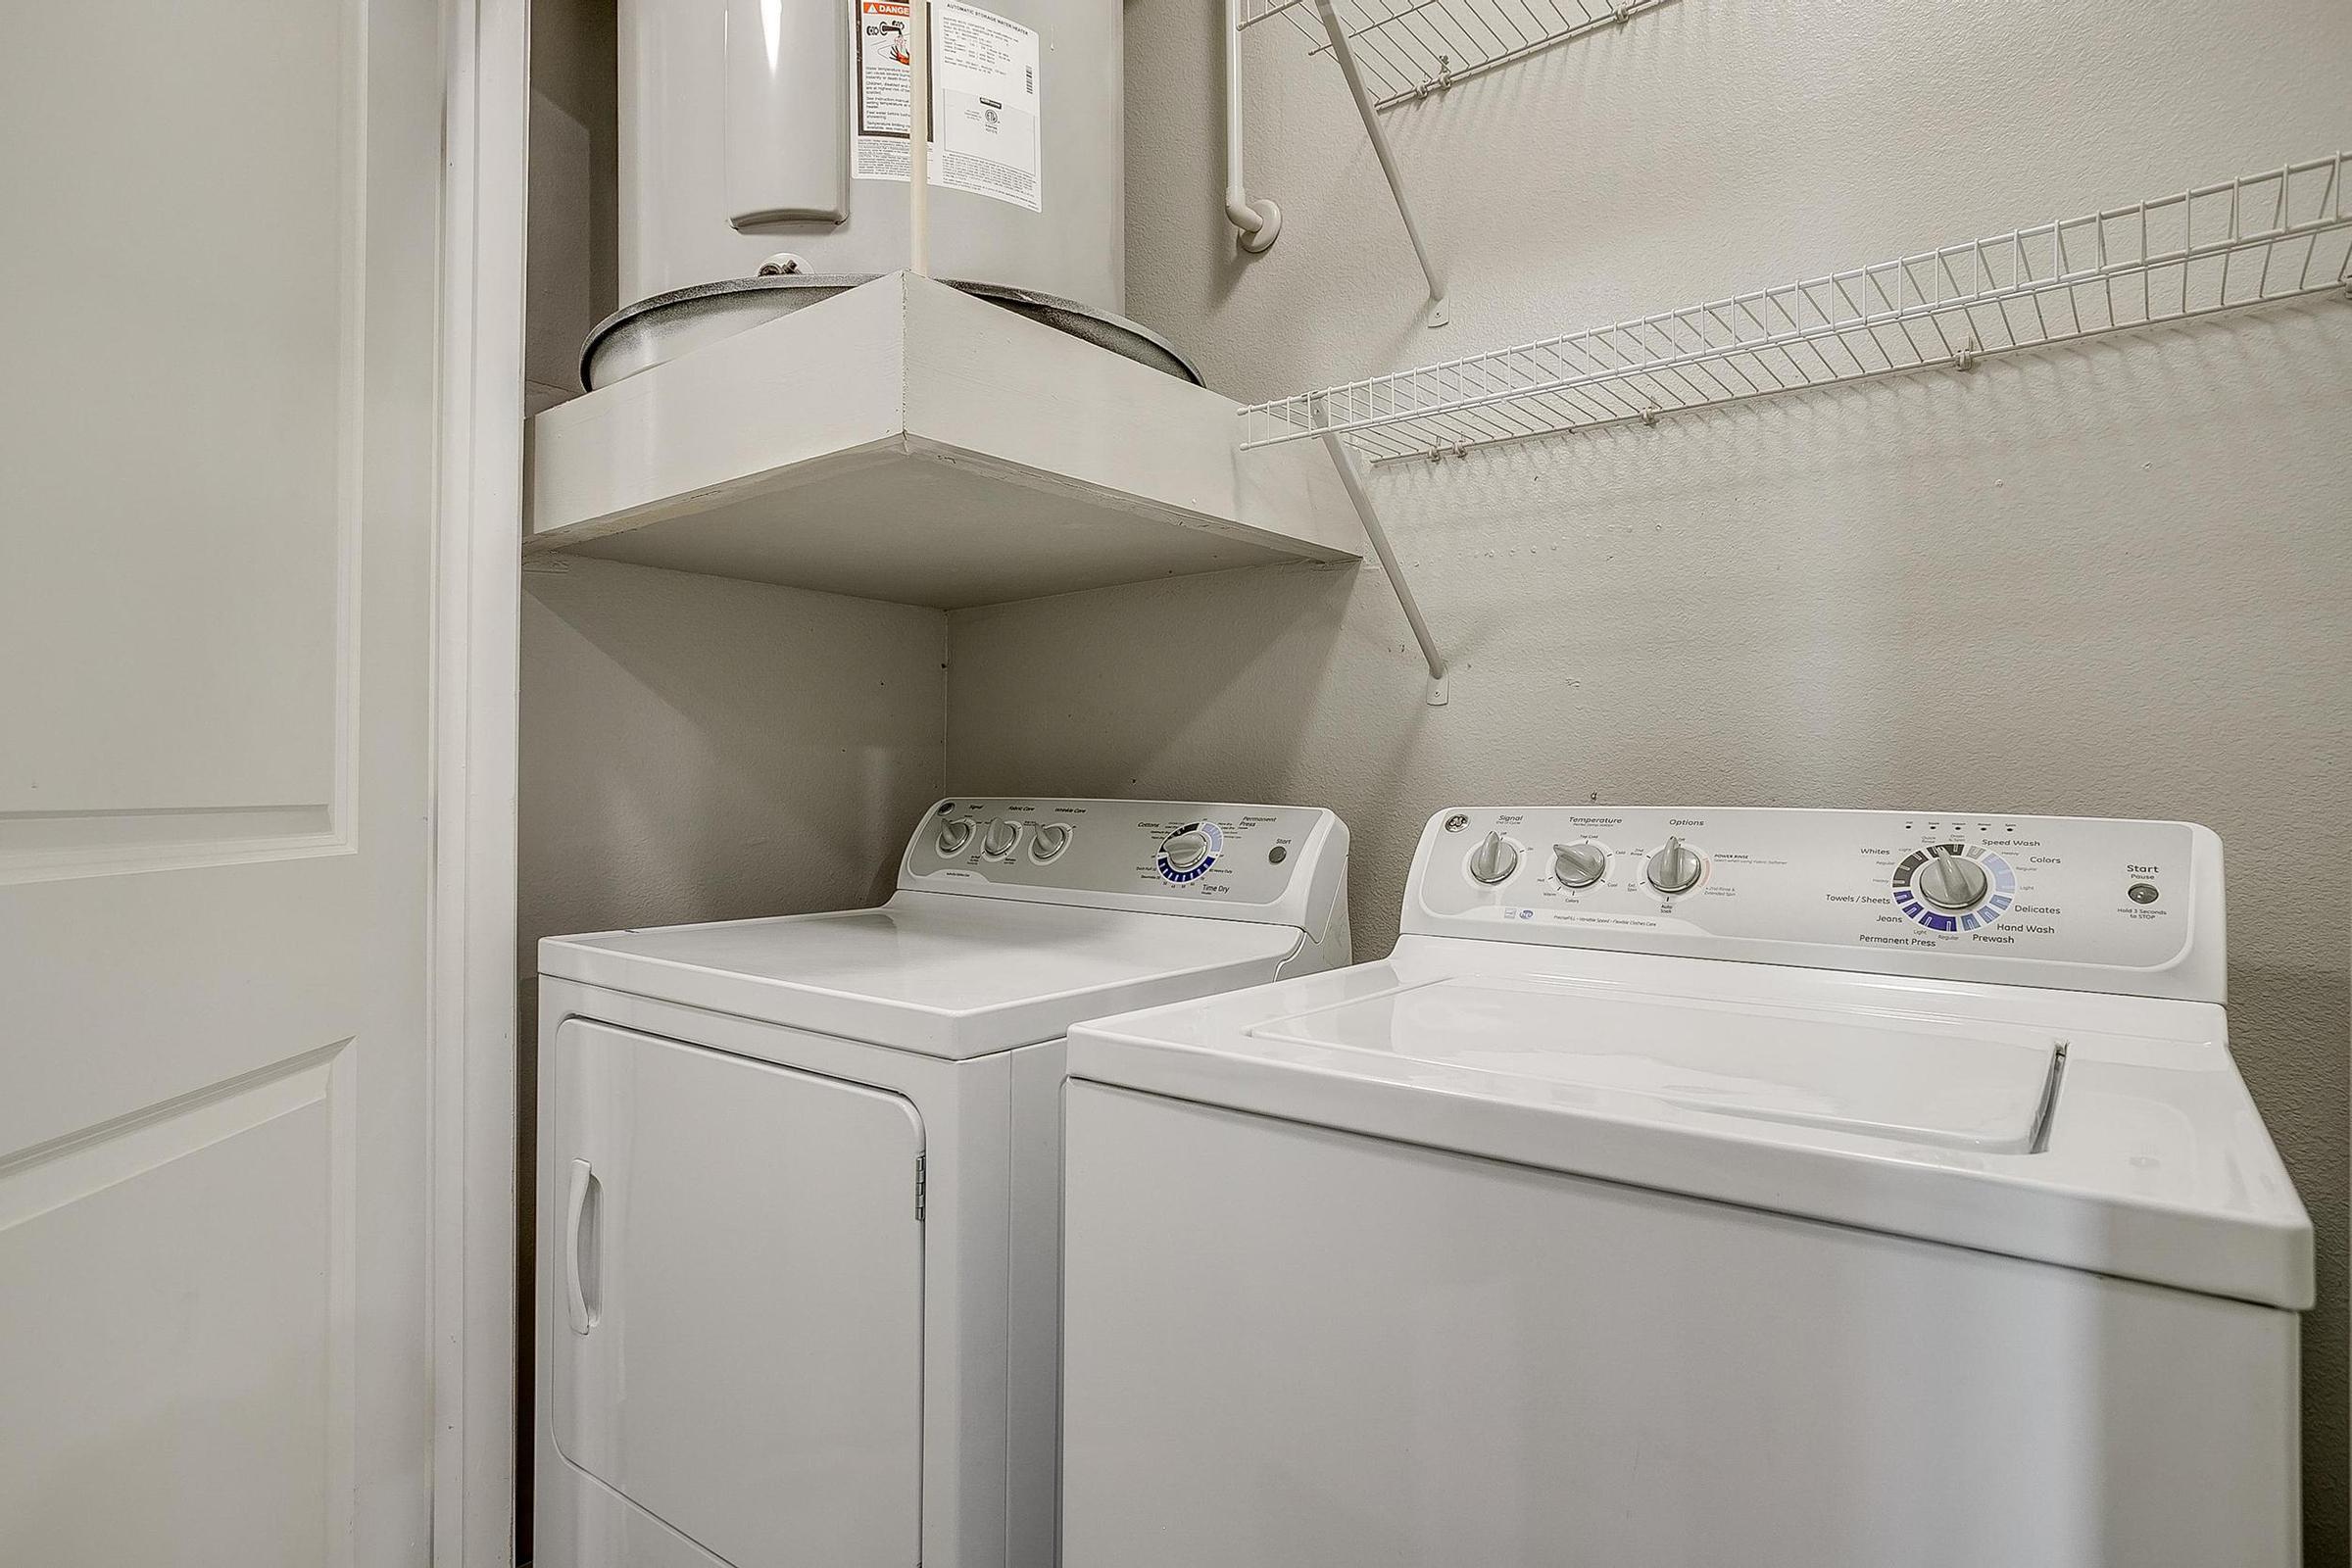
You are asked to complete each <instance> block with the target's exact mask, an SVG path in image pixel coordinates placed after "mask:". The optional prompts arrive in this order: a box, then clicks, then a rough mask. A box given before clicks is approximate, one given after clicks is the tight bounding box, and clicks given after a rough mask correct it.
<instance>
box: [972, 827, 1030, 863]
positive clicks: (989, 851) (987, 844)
mask: <svg viewBox="0 0 2352 1568" xmlns="http://www.w3.org/2000/svg"><path fill="white" fill-rule="evenodd" d="M1020 842H1021V824H1020V823H1018V822H991V823H989V824H988V836H987V837H986V838H984V839H982V840H981V841H980V853H981V854H982V855H991V856H1005V855H1010V854H1011V853H1012V847H1013V846H1014V845H1015V844H1018V843H1020Z"/></svg>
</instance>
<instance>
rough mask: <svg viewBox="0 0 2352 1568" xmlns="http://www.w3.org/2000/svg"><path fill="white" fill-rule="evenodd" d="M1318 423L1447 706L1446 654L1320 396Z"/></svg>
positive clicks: (1433, 690)
mask: <svg viewBox="0 0 2352 1568" xmlns="http://www.w3.org/2000/svg"><path fill="white" fill-rule="evenodd" d="M1314 408H1315V425H1316V428H1317V429H1318V430H1319V431H1320V432H1321V434H1322V440H1323V450H1324V451H1326V452H1328V453H1330V454H1331V466H1333V467H1335V468H1337V469H1339V470H1340V483H1341V485H1342V486H1343V487H1344V488H1346V490H1347V492H1348V502H1349V503H1350V504H1351V505H1353V506H1354V508H1355V516H1356V520H1357V521H1358V522H1360V523H1362V524H1363V525H1364V537H1365V538H1366V539H1368V540H1370V541H1371V544H1372V553H1373V554H1374V555H1375V556H1378V557H1379V558H1380V569H1381V570H1383V571H1385V572H1387V573H1388V574H1389V587H1390V588H1392V589H1394V590H1395V591H1396V594H1397V605H1398V607H1399V608H1401V609H1402V610H1403V611H1404V618H1405V621H1406V623H1407V624H1408V625H1410V626H1411V627H1412V628H1413V641H1415V642H1417V643H1419V644H1420V645H1421V659H1422V662H1424V663H1426V664H1428V665H1429V687H1428V692H1427V696H1428V700H1429V706H1430V707H1432V708H1444V707H1445V706H1446V656H1445V655H1444V654H1442V653H1440V652H1439V651H1438V640H1437V638H1436V637H1435V636H1433V635H1432V634H1431V632H1430V629H1429V622H1428V621H1427V620H1424V619H1423V618H1422V616H1421V601H1420V600H1418V599H1416V598H1414V597H1413V585H1412V584H1411V583H1409V582H1407V581H1406V580H1405V576H1404V568H1403V567H1401V566H1399V565H1397V552H1396V551H1394V550H1392V549H1390V548H1389V530H1388V529H1387V528H1385V527H1383V526H1382V525H1381V521H1380V511H1379V509H1378V508H1376V507H1374V506H1373V505H1372V497H1371V496H1370V495H1369V494H1367V493H1366V492H1365V490H1364V478H1363V475H1362V474H1361V473H1360V472H1358V471H1357V469H1356V465H1355V454H1354V453H1352V452H1349V451H1348V446H1347V443H1346V442H1344V441H1342V440H1341V439H1340V437H1339V432H1338V431H1336V430H1333V429H1332V428H1331V427H1330V426H1331V420H1330V417H1329V416H1328V412H1327V410H1326V408H1325V405H1324V402H1323V400H1322V399H1321V398H1319V397H1318V398H1317V399H1315V404H1314Z"/></svg>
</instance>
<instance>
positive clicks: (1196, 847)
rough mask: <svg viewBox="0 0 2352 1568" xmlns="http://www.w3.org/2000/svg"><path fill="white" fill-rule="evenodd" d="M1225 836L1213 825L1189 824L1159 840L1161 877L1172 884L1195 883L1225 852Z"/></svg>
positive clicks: (1204, 823)
mask: <svg viewBox="0 0 2352 1568" xmlns="http://www.w3.org/2000/svg"><path fill="white" fill-rule="evenodd" d="M1224 850H1225V835H1224V834H1223V833H1221V832H1219V831H1218V830H1217V824H1216V823H1214V822H1187V823H1186V824H1185V825H1184V826H1182V827H1180V828H1178V829H1177V830H1176V831H1175V832H1173V833H1171V834H1169V835H1168V836H1167V837H1166V838H1164V839H1162V840H1160V841H1159V854H1158V856H1157V857H1156V858H1157V860H1158V863H1159V874H1160V875H1161V876H1162V877H1164V878H1165V879H1166V880H1168V881H1170V882H1196V881H1199V880H1200V879H1201V877H1204V876H1206V875H1207V874H1208V868H1209V867H1210V866H1212V865H1214V864H1216V863H1217V857H1218V856H1219V855H1221V854H1223V853H1224Z"/></svg>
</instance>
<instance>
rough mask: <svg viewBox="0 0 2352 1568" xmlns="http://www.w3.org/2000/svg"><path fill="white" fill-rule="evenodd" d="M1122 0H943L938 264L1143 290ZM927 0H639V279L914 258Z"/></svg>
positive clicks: (1108, 304) (626, 62)
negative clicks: (910, 226) (1136, 266)
mask: <svg viewBox="0 0 2352 1568" xmlns="http://www.w3.org/2000/svg"><path fill="white" fill-rule="evenodd" d="M1120 11H1121V6H1120V0H990V5H989V7H987V8H985V9H984V8H982V7H980V6H978V5H972V4H968V3H966V0H932V3H931V6H930V13H931V18H932V23H931V43H932V51H931V61H932V123H933V137H932V146H931V149H930V165H931V186H932V189H931V258H930V262H931V270H932V271H934V272H935V273H937V274H938V275H939V276H942V277H950V278H959V279H970V280H973V281H976V282H981V283H987V284H994V285H1000V286H1004V287H1008V288H1011V289H1016V290H1022V291H1027V292H1032V293H1037V294H1046V295H1054V296H1058V297H1059V298H1061V299H1065V300H1071V301H1075V302H1077V303H1078V304H1081V305H1084V306H1087V307H1090V308H1091V309H1093V310H1095V311H1099V312H1102V313H1104V314H1107V315H1116V314H1118V313H1119V312H1121V311H1122V310H1123V309H1124V308H1125V303H1126V301H1125V294H1126V247H1125V233H1124V227H1125V212H1124V199H1123V194H1122V182H1123V174H1124V171H1123V164H1124V158H1125V154H1124V148H1123V145H1122V143H1123V118H1122V117H1123V111H1124V96H1125V92H1124V85H1123V83H1122V81H1121V79H1120V73H1121V69H1122V58H1121V43H1122V40H1121V21H1120ZM907 13H908V6H907V0H619V21H620V39H619V43H620V81H619V89H620V294H621V298H622V299H623V300H624V301H641V300H644V299H646V298H647V297H649V296H652V295H659V294H666V293H669V292H672V291H675V290H678V289H683V288H689V287H693V286H695V285H698V284H708V283H713V282H717V281H719V280H722V279H728V278H742V277H746V276H749V275H751V274H753V273H755V272H757V271H758V270H760V264H761V262H762V261H764V260H765V259H766V258H768V257H770V256H773V255H775V254H777V253H779V252H790V253H792V254H794V255H797V256H799V257H801V258H802V259H803V260H804V262H805V264H806V270H808V271H809V272H813V273H818V274H824V275H829V276H857V275H861V274H872V273H879V272H888V271H893V270H898V269H901V268H904V267H906V266H907V257H908V249H907V246H908V238H907V171H908V168H909V163H910V160H909V158H908V146H907V123H908V120H909V114H908V106H909V102H910V99H909V86H910V71H909V52H908V47H907V44H908V40H907V26H908V18H907Z"/></svg>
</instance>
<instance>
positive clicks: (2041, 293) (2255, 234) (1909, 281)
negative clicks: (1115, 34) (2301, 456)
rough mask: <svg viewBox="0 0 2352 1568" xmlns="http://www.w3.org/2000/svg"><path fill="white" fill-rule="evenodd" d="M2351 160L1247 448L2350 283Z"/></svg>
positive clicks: (1778, 382) (1659, 408)
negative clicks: (2348, 182)
mask: <svg viewBox="0 0 2352 1568" xmlns="http://www.w3.org/2000/svg"><path fill="white" fill-rule="evenodd" d="M2348 178H2352V153H2338V154H2335V155H2333V156H2331V157H2327V158H2315V159H2312V160H2310V161H2308V162H2306V163H2299V164H2291V165H2288V166H2287V167H2285V168H2283V169H2276V170H2270V171H2266V172H2260V173H2254V174H2248V175H2245V176H2244V177H2242V178H2238V179H2232V180H2227V181H2224V182H2222V183H2220V184H2214V185H2204V186H2199V187H2197V188H2195V189H2192V190H2187V191H2182V192H2180V194H2178V195H2171V196H2164V197H2160V198H2158V199H2156V200H2154V201H2146V202H2138V203H2134V204H2132V205H2131V206H2128V207H2118V208H2114V209H2111V210H2109V211H2107V212H2102V213H2093V214H2090V215H2088V216H2086V217H2082V218H2074V219H2065V220H2061V221H2056V222H2049V223H2040V224H2036V225H2034V226H2033V227H2030V228H2021V229H2017V230H2014V231H2012V232H2010V233H2006V234H1999V235H1995V236H1993V237H1991V238H1988V239H1981V240H1976V241H1973V242H1971V243H1969V244H1965V245H1954V246H1950V247H1948V248H1946V249H1943V250H1938V251H1931V252H1929V253H1927V254H1925V255H1920V256H1910V257H1905V258H1903V259H1901V260H1899V261H1892V262H1886V263H1883V264H1881V265H1879V266H1876V267H1865V268H1859V269H1856V270H1852V271H1846V272H1837V273H1833V274H1831V275H1830V276H1828V277H1820V278H1814V279H1811V280H1810V281H1807V282H1802V283H1791V284H1789V286H1788V287H1786V288H1778V289H1767V290H1764V291H1762V292H1760V293H1754V294H1742V295H1739V296H1736V297H1734V298H1731V299H1726V300H1717V301H1714V302H1712V303H1710V304H1706V305H1696V306H1692V307H1691V308H1689V309H1687V310H1679V311H1669V312H1666V313H1663V314H1661V315H1657V316H1647V317H1643V318H1642V319H1639V320H1634V321H1625V322H1620V323H1618V324H1616V325H1614V326H1602V327H1594V328H1592V329H1589V330H1586V331H1581V332H1572V333H1569V334H1567V335H1565V336H1561V337H1554V338H1546V339H1544V340H1543V341H1541V342H1537V343H1528V344H1522V345H1520V346H1518V347H1515V348H1507V349H1500V350H1496V351H1495V352H1493V353H1489V354H1478V355H1472V356H1470V357H1468V358H1466V359H1459V360H1453V361H1450V362H1448V363H1446V364H1444V365H1435V366H1429V367H1426V368H1421V369H1413V370H1402V371H1398V372H1397V373H1395V374H1390V375H1379V376H1373V377H1371V378H1370V379H1368V380H1363V381H1356V382H1351V383H1349V384H1348V385H1346V386H1335V387H1330V388H1327V389H1325V390H1323V391H1320V392H1307V393H1301V394H1299V395H1298V396H1296V397H1288V398H1282V399H1278V400H1276V401H1274V402H1271V403H1263V404H1258V405H1256V406H1254V407H1251V408H1247V409H1244V410H1243V411H1242V430H1243V446H1244V447H1245V449H1249V448H1279V447H1281V446H1283V445H1284V444H1285V443H1291V442H1299V441H1305V440H1308V439H1310V438H1320V437H1328V436H1336V437H1338V438H1339V439H1342V440H1344V441H1345V442H1347V444H1348V446H1350V447H1352V448H1354V449H1355V450H1356V451H1358V452H1360V453H1362V454H1363V455H1364V456H1366V457H1368V458H1370V459H1372V460H1373V461H1374V462H1376V463H1385V462H1395V461H1397V460H1399V459H1404V458H1431V457H1443V456H1446V455H1448V454H1456V453H1461V452H1466V451H1469V450H1471V449H1473V448H1478V447H1487V446H1494V445H1497V444H1501V443H1505V442H1515V441H1527V440H1533V439H1536V438H1539V437H1544V436H1553V435H1560V434H1565V433H1568V432H1571V431H1577V430H1591V429H1597V428H1600V427H1603V426H1607V425H1613V424H1622V423H1626V422H1628V421H1632V420H1644V421H1652V422H1654V421H1655V420H1657V419H1658V418H1660V417H1663V416H1666V415H1671V414H1676V413H1681V412H1684V411H1687V410H1694V409H1706V408H1719V407H1722V406H1724V405H1726V404H1731V403H1738V402H1742V401H1745V400H1747V399H1749V398H1757V397H1770V396H1774V395H1777V394H1781V393H1786V392H1794V391H1800V390H1804V389H1807V388H1812V387H1821V386H1832V385H1837V384H1840V383H1844V382H1851V381H1862V380H1868V379H1871V378H1873V377H1876V376H1882V375H1890V374H1896V373H1900V372H1903V371H1909V370H1917V369H1921V368H1932V367H1936V366H1949V367H1954V368H1960V369H1966V368H1969V367H1970V366H1973V365H1974V364H1976V363H1977V362H1978V361H1979V360H1980V359H1983V358H1985V357H1986V356H1989V355H1996V354H2008V353H2012V352H2015V351H2017V350H2020V349H2031V348H2040V347H2044V346H2047V345H2051V344H2058V343H2068V342H2074V341H2077V340H2080V339H2082V338H2088V337H2093V336H2097V335H2099V334H2101V333H2107V332H2117V331H2127V330H2130V329H2132V328H2136V327H2145V326H2152V325H2161V324H2163V323H2166V322H2173V321H2183V320H2189V319H2195V318H2198V317H2204V316H2211V315H2214V314H2217V313H2219V312H2223V311H2236V310H2243V309H2245V308H2247V307H2250V306H2257V305H2264V304H2272V303H2276V302H2278V301H2281V300H2289V299H2296V298H2302V297H2305V296H2310V295H2317V294H2322V293H2329V292H2336V293H2340V292H2343V291H2344V290H2345V288H2346V286H2347V283H2348V282H2352V191H2348V190H2347V189H2346V182H2347V179H2348Z"/></svg>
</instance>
